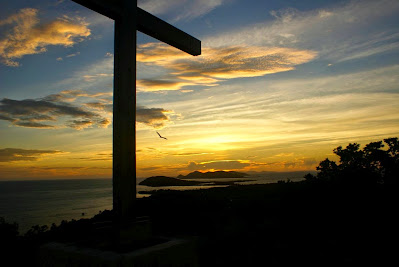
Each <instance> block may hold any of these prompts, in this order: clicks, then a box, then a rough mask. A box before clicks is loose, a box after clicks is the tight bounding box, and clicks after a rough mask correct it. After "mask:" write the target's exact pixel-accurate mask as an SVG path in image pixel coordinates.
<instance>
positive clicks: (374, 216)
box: [0, 138, 399, 266]
mask: <svg viewBox="0 0 399 267" xmlns="http://www.w3.org/2000/svg"><path fill="white" fill-rule="evenodd" d="M385 142H386V144H387V147H382V145H383V143H382V142H375V143H371V144H368V145H366V147H365V148H364V149H363V150H360V146H359V145H357V144H349V145H348V146H347V147H346V148H342V147H338V148H336V149H335V150H334V153H335V154H337V155H338V156H339V158H340V161H339V162H338V163H335V162H333V161H330V160H328V159H326V160H324V161H322V162H320V165H319V166H318V167H317V170H318V171H319V172H318V174H317V176H313V175H306V177H305V178H306V180H304V181H302V182H295V183H294V182H284V181H281V182H279V183H275V184H267V185H246V186H239V185H233V186H229V187H226V188H213V189H207V190H197V191H170V190H167V191H158V192H157V193H155V194H154V195H152V196H151V197H149V198H143V199H138V200H137V208H138V210H137V216H143V215H145V216H149V217H150V218H151V222H152V226H153V231H154V233H155V234H156V235H162V236H167V235H170V236H196V237H198V239H197V240H198V255H199V261H200V262H199V263H200V266H288V265H295V266H301V265H302V264H303V265H304V266H309V265H310V266H360V265H361V264H367V265H371V266H396V265H397V263H398V259H397V252H398V245H397V244H398V235H397V231H398V225H399V224H398V219H397V217H398V216H397V212H398V205H397V203H399V202H398V196H399V194H398V193H399V190H398V177H399V172H398V169H399V168H398V167H399V142H398V139H397V138H391V139H386V140H385ZM112 218H113V214H112V211H104V212H102V213H101V214H99V215H97V216H95V217H94V218H92V219H81V220H79V221H71V222H63V223H62V224H61V225H59V226H53V227H51V229H50V230H48V229H47V228H46V227H44V226H43V227H39V226H36V227H33V228H32V229H31V231H30V232H28V233H27V234H26V235H25V236H18V235H17V234H18V231H17V230H18V229H17V224H9V223H6V222H4V221H0V235H1V237H2V239H1V248H0V249H1V250H0V251H1V252H2V253H4V256H3V257H2V258H1V259H2V260H3V261H5V260H6V259H8V260H12V261H13V264H14V265H15V266H17V265H18V266H32V262H33V260H34V258H35V255H36V249H37V247H38V246H39V245H40V244H43V243H44V242H48V241H50V240H61V241H76V240H82V239H85V238H86V239H88V238H90V233H92V231H91V229H92V228H93V223H94V222H96V221H103V220H109V219H112ZM21 255H23V256H21ZM19 264H20V265H19ZM4 266H7V265H4Z"/></svg>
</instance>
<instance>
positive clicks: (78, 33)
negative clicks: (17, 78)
mask: <svg viewBox="0 0 399 267" xmlns="http://www.w3.org/2000/svg"><path fill="white" fill-rule="evenodd" d="M38 12H39V11H38V10H37V9H34V8H25V9H21V10H20V11H19V12H18V13H16V14H13V15H10V16H9V17H8V18H6V19H4V20H1V21H0V27H3V28H6V29H5V30H4V29H3V32H5V34H4V35H3V34H2V35H3V37H2V38H1V39H0V57H1V62H2V63H3V64H5V65H7V66H13V67H16V66H19V63H18V62H17V61H15V59H18V58H21V57H23V56H25V55H31V54H38V53H43V52H45V51H47V46H50V45H62V46H67V47H68V46H72V45H74V44H75V43H77V42H80V41H82V40H84V39H85V38H87V37H88V36H89V35H90V34H91V33H90V29H89V28H88V27H87V26H88V25H87V24H86V23H85V22H84V21H83V20H82V19H79V18H75V19H72V18H69V17H66V16H64V17H62V18H59V19H57V20H55V21H50V22H46V23H40V20H39V18H38Z"/></svg>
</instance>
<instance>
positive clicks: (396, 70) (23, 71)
mask: <svg viewBox="0 0 399 267" xmlns="http://www.w3.org/2000/svg"><path fill="white" fill-rule="evenodd" d="M0 1H1V2H2V5H1V6H7V8H2V9H1V10H0V136H1V139H0V180H21V179H54V178H68V179H69V178H71V179H72V178H103V177H104V178H111V176H112V102H113V95H112V92H113V34H114V22H113V21H112V20H110V19H108V18H106V17H103V16H101V15H99V14H97V13H95V12H93V11H91V10H88V9H86V8H84V7H82V6H80V5H78V4H76V3H74V2H72V1H69V0H65V1H48V0H40V1H34V2H32V1H15V3H14V2H9V1H4V0H0ZM298 2H302V1H298ZM313 2H314V3H312V4H311V3H294V2H293V1H234V0H233V1H201V0H194V1H183V0H182V1H180V0H177V1H171V3H170V4H169V5H165V4H162V3H164V1H158V0H142V1H140V0H139V1H138V3H139V6H140V7H141V8H143V9H145V10H147V11H148V12H151V13H153V14H154V15H157V16H158V17H160V18H162V19H163V20H165V21H167V22H169V23H171V24H173V25H175V26H176V27H178V28H180V29H182V30H184V31H185V32H187V33H190V34H192V35H193V36H195V37H196V38H198V39H200V40H201V41H202V55H200V56H197V57H193V56H191V55H187V54H185V53H184V52H181V51H179V50H177V49H176V48H173V47H171V46H169V45H167V44H162V43H160V42H157V41H156V40H154V39H152V38H150V37H148V36H145V35H144V34H142V33H137V36H138V46H137V117H136V124H137V134H136V142H137V176H138V177H147V176H152V175H168V176H177V175H179V174H187V173H189V172H192V171H195V170H199V171H216V170H233V171H241V172H250V171H257V172H260V171H295V170H315V167H316V166H317V165H318V163H319V162H320V161H322V160H324V159H325V158H327V157H328V158H330V159H332V160H336V158H335V155H333V154H332V150H333V149H334V148H335V147H337V146H339V145H342V146H345V145H347V144H348V143H350V142H358V143H360V144H362V145H365V144H367V143H369V142H372V141H379V140H382V139H384V138H389V137H397V136H399V104H398V103H399V75H398V74H399V17H398V14H399V2H398V1H396V0H383V1H371V0H370V1H369V0H364V1H339V2H338V1H313ZM156 131H158V132H159V133H160V134H161V135H162V136H164V137H166V138H167V140H165V139H162V138H159V136H158V135H157V133H156Z"/></svg>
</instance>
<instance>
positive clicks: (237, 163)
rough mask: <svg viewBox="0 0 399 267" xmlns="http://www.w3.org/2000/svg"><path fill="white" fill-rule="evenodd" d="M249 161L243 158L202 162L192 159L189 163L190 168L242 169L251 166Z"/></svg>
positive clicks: (188, 167)
mask: <svg viewBox="0 0 399 267" xmlns="http://www.w3.org/2000/svg"><path fill="white" fill-rule="evenodd" d="M250 165H251V164H250V163H249V162H248V161H242V160H219V161H209V162H200V163H197V162H195V161H191V162H189V163H188V165H187V169H188V170H191V171H193V170H240V169H243V168H245V167H248V166H250Z"/></svg>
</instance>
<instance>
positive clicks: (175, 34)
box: [73, 0, 201, 56]
mask: <svg viewBox="0 0 399 267" xmlns="http://www.w3.org/2000/svg"><path fill="white" fill-rule="evenodd" d="M73 1H74V2H76V3H78V4H80V5H82V6H85V7H87V8H89V9H91V10H93V11H95V12H98V13H100V14H102V15H104V16H106V17H108V18H110V19H113V20H117V19H118V18H120V17H121V16H122V8H123V6H122V1H121V0H73ZM137 30H139V31H141V32H142V33H145V34H147V35H149V36H151V37H153V38H155V39H157V40H159V41H162V42H164V43H167V44H169V45H171V46H174V47H176V48H178V49H180V50H182V51H184V52H186V53H188V54H190V55H193V56H198V55H201V41H200V40H198V39H197V38H195V37H193V36H191V35H189V34H187V33H185V32H184V31H182V30H179V29H177V28H176V27H174V26H172V25H170V24H169V23H167V22H165V21H163V20H161V19H159V18H157V17H155V16H154V15H151V14H150V13H148V12H147V11H145V10H143V9H141V8H139V7H137Z"/></svg>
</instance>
